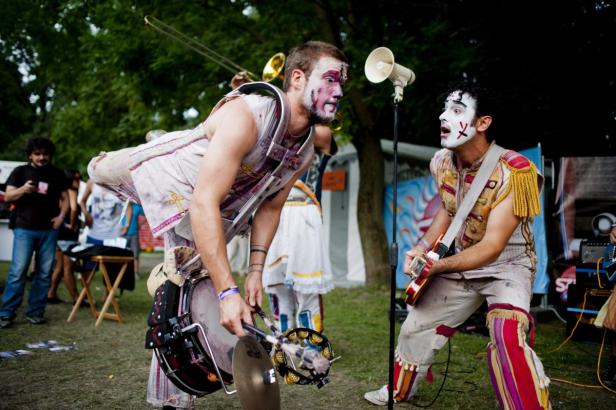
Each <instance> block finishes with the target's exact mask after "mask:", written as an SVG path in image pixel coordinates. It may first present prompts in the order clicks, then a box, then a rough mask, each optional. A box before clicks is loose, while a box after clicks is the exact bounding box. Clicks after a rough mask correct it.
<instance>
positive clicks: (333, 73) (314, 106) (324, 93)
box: [302, 57, 347, 123]
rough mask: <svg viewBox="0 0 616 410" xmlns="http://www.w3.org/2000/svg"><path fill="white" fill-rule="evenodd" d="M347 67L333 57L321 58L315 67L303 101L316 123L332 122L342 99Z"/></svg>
mask: <svg viewBox="0 0 616 410" xmlns="http://www.w3.org/2000/svg"><path fill="white" fill-rule="evenodd" d="M346 80H347V65H346V64H345V63H343V62H341V61H340V60H337V59H335V58H333V57H321V58H320V59H319V61H318V62H317V63H316V65H315V66H314V69H313V70H312V73H311V74H310V77H309V78H308V82H307V84H306V90H305V92H304V97H303V99H302V101H303V103H304V106H305V107H306V108H307V109H308V110H309V111H310V116H311V117H312V119H313V122H315V123H328V122H331V121H332V120H333V119H334V117H335V115H336V111H337V110H338V102H339V100H340V98H342V86H343V85H344V83H345V82H346Z"/></svg>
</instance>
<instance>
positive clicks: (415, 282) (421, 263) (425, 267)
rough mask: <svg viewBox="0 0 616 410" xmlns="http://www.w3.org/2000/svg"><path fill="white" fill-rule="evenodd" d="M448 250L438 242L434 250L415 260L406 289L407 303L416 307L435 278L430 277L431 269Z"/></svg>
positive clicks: (410, 268)
mask: <svg viewBox="0 0 616 410" xmlns="http://www.w3.org/2000/svg"><path fill="white" fill-rule="evenodd" d="M448 250H449V247H448V246H447V245H445V244H444V243H442V242H437V244H436V245H435V246H434V247H433V248H432V249H430V250H429V251H427V252H426V253H424V254H423V255H421V256H416V257H415V258H413V260H412V261H411V266H410V267H409V270H410V273H409V275H410V276H411V282H410V283H409V284H408V286H407V287H406V297H405V301H406V303H407V304H409V305H411V306H414V305H415V304H416V303H417V301H418V300H419V298H420V297H421V295H423V293H424V292H425V291H426V289H427V288H428V287H429V286H430V283H431V282H432V278H433V276H432V275H430V269H431V268H432V265H434V262H436V261H438V260H439V259H441V258H442V257H443V256H445V254H446V253H447V251H448Z"/></svg>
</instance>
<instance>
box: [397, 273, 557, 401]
mask: <svg viewBox="0 0 616 410" xmlns="http://www.w3.org/2000/svg"><path fill="white" fill-rule="evenodd" d="M524 276H525V275H522V274H519V275H508V276H507V278H506V279H500V278H499V279H495V278H492V277H490V278H480V279H452V278H448V277H443V276H438V277H436V278H435V279H434V281H433V283H432V284H431V285H430V288H429V289H427V290H426V293H425V294H424V295H423V297H422V299H421V300H420V301H419V302H418V304H417V305H415V306H414V307H412V308H410V311H409V314H408V316H407V318H406V320H405V321H404V323H403V325H402V329H401V331H400V336H399V338H398V346H397V350H396V363H395V369H394V376H395V380H394V388H395V392H394V398H395V399H396V401H405V400H408V399H409V398H410V397H411V396H412V395H413V394H414V393H415V391H416V389H417V387H418V384H419V381H420V380H422V379H423V378H424V377H425V376H426V374H427V373H428V371H429V369H430V366H431V365H432V362H433V360H434V357H435V355H436V353H437V352H438V351H439V350H440V349H441V348H442V347H443V346H444V345H445V343H447V340H448V338H449V337H451V336H452V335H453V334H454V333H455V329H456V328H457V327H458V326H460V325H461V324H462V323H464V321H465V320H466V319H467V318H468V317H469V316H470V315H471V314H472V313H473V312H475V310H477V308H479V307H480V306H481V304H482V303H483V302H484V300H487V303H488V308H489V313H488V318H487V320H488V327H489V328H490V338H491V341H490V344H489V345H488V362H489V368H490V376H491V379H492V383H493V387H494V391H495V393H496V396H497V399H498V402H499V404H500V406H501V408H504V409H520V410H521V409H547V408H550V403H549V397H548V384H549V379H548V378H547V377H546V376H545V373H544V370H543V366H542V365H541V362H540V361H539V359H538V358H537V356H536V354H535V352H534V351H533V350H532V349H531V347H530V346H529V345H528V344H527V343H526V333H527V332H528V329H529V325H530V322H531V321H530V316H529V315H528V313H527V312H528V309H529V307H530V298H531V291H530V279H529V276H526V277H524Z"/></svg>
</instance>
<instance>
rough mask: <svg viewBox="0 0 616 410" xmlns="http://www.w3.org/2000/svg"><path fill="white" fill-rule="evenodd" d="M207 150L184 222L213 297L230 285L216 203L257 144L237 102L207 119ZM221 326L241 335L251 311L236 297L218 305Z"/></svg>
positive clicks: (248, 116)
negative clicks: (214, 291)
mask: <svg viewBox="0 0 616 410" xmlns="http://www.w3.org/2000/svg"><path fill="white" fill-rule="evenodd" d="M206 127H207V128H208V134H209V135H210V136H211V137H210V141H211V142H210V145H209V147H208V151H207V153H206V154H205V155H204V158H203V162H202V164H201V167H200V170H199V174H198V175H197V181H196V183H195V190H194V195H193V199H192V201H191V203H190V220H191V226H192V231H193V236H194V238H195V243H196V246H197V250H198V251H199V253H200V254H201V259H202V260H203V263H204V265H205V266H206V267H207V269H208V271H209V273H210V277H211V278H212V282H213V284H214V287H215V289H216V292H221V291H223V290H226V289H228V288H231V287H234V286H236V284H235V280H234V279H233V276H232V275H231V267H230V265H229V261H228V259H227V248H226V241H225V235H224V230H223V224H222V220H221V214H220V204H221V203H222V201H223V200H224V198H225V197H226V196H227V194H228V193H229V190H230V189H231V186H232V185H233V182H234V180H235V178H236V175H237V173H238V170H239V168H240V165H241V163H242V159H243V158H244V156H245V155H246V154H247V153H248V152H249V151H250V150H251V149H252V147H253V146H254V145H255V143H256V139H257V128H256V124H255V121H254V119H253V117H252V113H251V112H250V111H249V109H248V106H247V105H246V104H245V103H244V102H243V101H241V100H240V99H235V100H233V101H230V102H228V103H226V104H225V105H223V106H222V107H221V108H220V109H218V110H217V111H216V112H214V113H213V114H212V115H211V116H210V117H209V118H208V120H207V123H206ZM220 320H221V324H222V325H223V326H224V327H225V328H227V329H228V330H229V331H230V332H232V333H234V334H236V335H243V334H244V331H243V329H242V326H241V323H240V320H244V321H245V322H248V323H252V318H251V310H250V308H249V307H248V305H247V304H246V303H245V302H244V300H243V299H242V298H241V296H240V295H239V294H230V295H229V296H227V297H225V298H224V299H223V301H222V302H221V303H220Z"/></svg>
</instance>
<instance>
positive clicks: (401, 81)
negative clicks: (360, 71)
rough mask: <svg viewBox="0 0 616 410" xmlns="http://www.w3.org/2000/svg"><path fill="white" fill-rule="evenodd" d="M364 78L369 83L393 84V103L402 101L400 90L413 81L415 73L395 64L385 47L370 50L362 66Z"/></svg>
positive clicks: (390, 53) (392, 56) (389, 51)
mask: <svg viewBox="0 0 616 410" xmlns="http://www.w3.org/2000/svg"><path fill="white" fill-rule="evenodd" d="M364 72H365V73H366V78H368V81H370V82H371V83H380V82H381V81H384V80H385V79H387V78H388V79H389V80H391V82H393V83H394V90H395V91H394V102H396V103H398V102H400V101H402V90H403V89H404V87H406V86H407V85H409V84H412V83H413V82H414V81H415V73H414V72H413V71H411V70H410V69H408V68H406V67H404V66H402V65H400V64H396V62H395V60H394V53H392V52H391V50H390V49H388V48H387V47H379V48H375V49H374V50H372V52H371V53H370V55H369V56H368V58H367V59H366V65H365V66H364Z"/></svg>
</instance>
